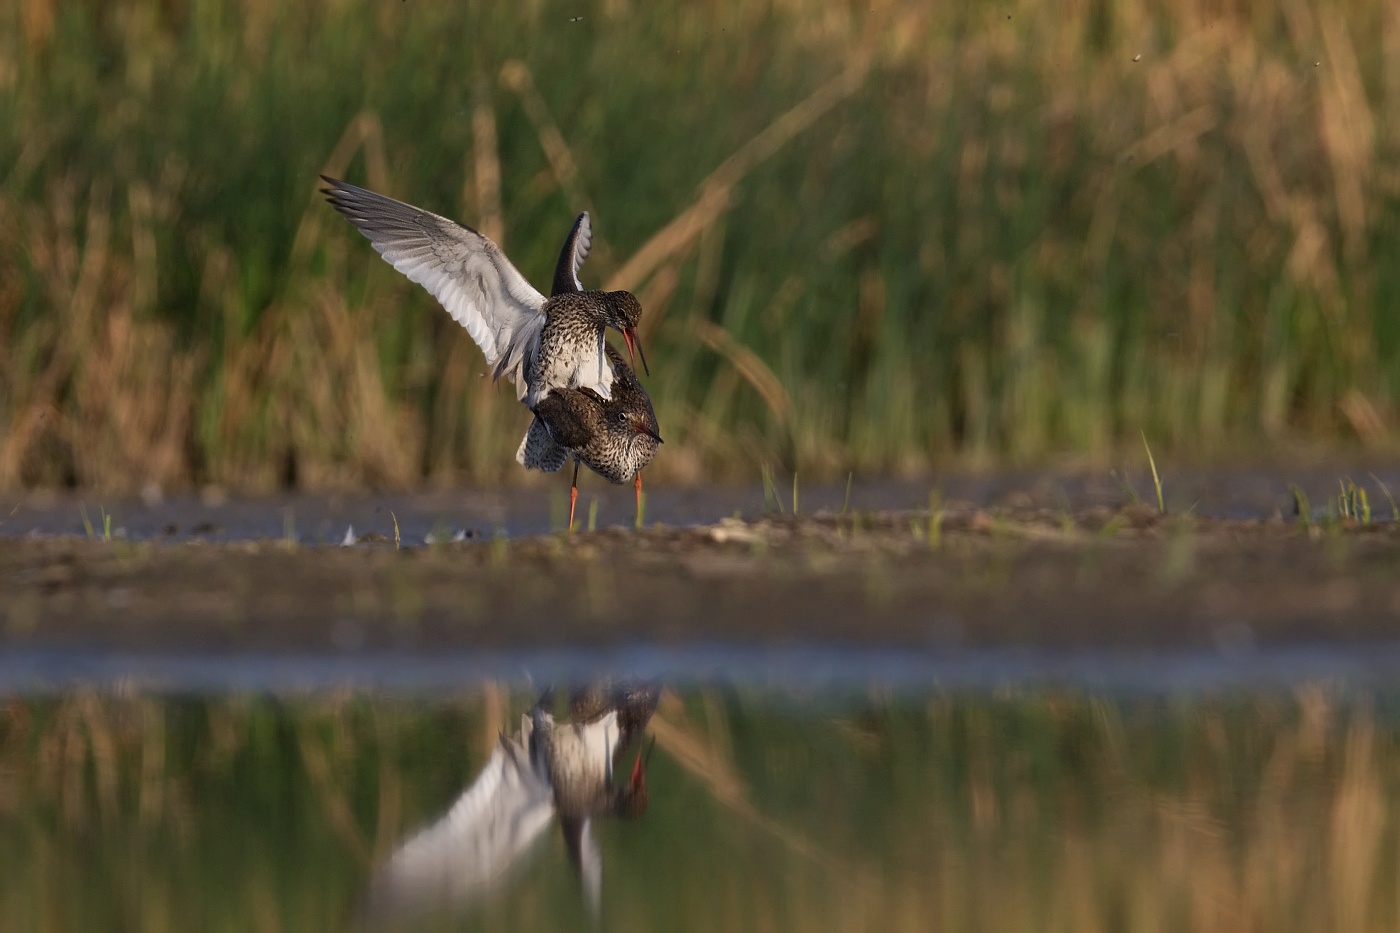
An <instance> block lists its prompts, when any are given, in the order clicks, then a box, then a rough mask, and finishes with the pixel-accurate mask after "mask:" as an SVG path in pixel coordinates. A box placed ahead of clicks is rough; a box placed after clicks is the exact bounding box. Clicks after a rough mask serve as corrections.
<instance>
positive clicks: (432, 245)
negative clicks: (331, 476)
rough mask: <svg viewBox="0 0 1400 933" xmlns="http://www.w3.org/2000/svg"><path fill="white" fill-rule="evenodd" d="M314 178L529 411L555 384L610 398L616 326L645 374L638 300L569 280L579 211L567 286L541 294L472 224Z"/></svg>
mask: <svg viewBox="0 0 1400 933" xmlns="http://www.w3.org/2000/svg"><path fill="white" fill-rule="evenodd" d="M321 180H322V181H324V182H325V183H326V185H327V187H325V188H323V189H322V194H323V195H325V197H326V200H327V201H329V202H330V204H331V206H332V207H334V208H335V209H336V210H337V211H339V212H340V213H341V214H342V215H344V216H345V218H346V219H347V220H349V221H350V223H351V224H353V225H354V226H355V228H356V229H358V230H359V231H360V233H362V234H364V236H365V237H366V238H367V239H368V240H369V241H370V243H371V244H372V245H373V246H374V248H375V250H376V251H377V252H378V253H379V255H380V256H382V257H383V258H384V260H385V261H386V262H388V263H389V264H390V265H392V266H393V267H394V268H395V269H397V270H398V271H399V272H402V273H403V274H404V275H405V276H407V277H408V278H409V280H411V281H413V282H416V283H418V284H419V285H422V286H423V287H424V288H425V289H427V290H428V292H429V293H430V294H432V296H433V297H434V298H436V299H437V300H438V302H439V303H440V304H441V305H442V306H443V308H444V309H446V311H447V313H448V314H450V315H452V318H453V319H454V320H455V321H457V323H459V324H461V325H462V326H463V327H465V328H466V330H467V333H468V334H470V335H471V338H472V340H474V341H475V342H476V344H477V346H479V347H480V348H481V352H482V353H483V354H484V355H485V357H486V362H487V365H488V366H489V367H490V368H491V374H492V378H493V379H500V378H501V377H502V376H505V377H507V378H509V379H510V380H511V381H513V382H514V383H515V385H516V395H517V397H518V398H519V399H520V400H521V401H522V402H524V403H525V404H526V406H527V407H530V408H531V409H533V408H534V407H535V406H536V405H537V404H539V402H540V401H541V400H542V399H543V398H544V397H545V396H546V395H548V394H549V393H550V392H551V391H552V390H554V389H556V388H569V389H575V388H584V389H589V390H591V391H593V392H594V393H596V394H597V395H598V396H599V397H601V398H604V399H607V398H610V397H611V394H612V385H613V372H612V366H611V361H610V359H609V357H608V355H607V354H606V353H605V352H604V348H605V347H606V346H607V339H606V337H605V331H606V329H607V328H609V327H612V328H614V329H616V330H618V331H619V332H621V334H622V336H623V339H624V340H625V341H626V344H627V352H628V356H629V358H631V359H632V360H633V363H634V365H635V361H636V358H637V357H641V360H642V368H643V369H644V370H646V372H647V374H648V375H650V374H651V369H650V367H648V366H647V364H646V355H645V353H643V352H642V346H641V342H640V340H639V339H638V337H637V325H638V323H639V322H640V320H641V314H642V306H641V303H640V302H639V301H637V298H636V296H635V295H633V294H632V293H631V292H627V291H600V290H587V289H584V288H583V287H582V286H581V284H580V283H579V282H578V278H577V272H578V269H579V268H580V267H581V266H582V264H583V260H584V259H585V258H586V257H587V255H588V251H589V249H590V247H591V245H592V240H593V227H592V221H591V219H590V218H589V215H588V212H587V211H585V212H583V213H581V214H579V216H578V218H577V219H576V220H575V221H574V226H573V228H572V229H571V230H570V233H569V236H568V239H567V240H566V242H565V253H566V254H567V255H568V256H570V262H571V265H570V266H569V269H570V271H569V272H568V274H569V275H570V276H571V277H572V279H573V282H572V284H573V286H575V287H572V288H569V289H568V290H566V291H563V292H560V293H559V294H556V295H554V296H552V297H550V298H548V299H546V298H545V297H544V296H543V295H542V294H540V293H539V292H538V291H537V290H536V289H535V288H534V286H532V285H531V284H530V283H529V281H528V280H526V278H525V277H524V276H523V275H521V274H520V272H519V270H517V269H516V268H515V266H513V265H512V264H511V262H510V260H509V259H507V258H506V256H505V253H503V252H502V251H501V249H500V247H499V246H497V245H496V244H495V243H494V242H493V241H492V240H491V239H490V238H489V237H487V236H484V235H483V234H481V233H479V232H478V231H476V230H473V229H472V228H470V227H467V226H463V225H462V224H458V223H457V222H455V221H452V220H449V219H447V218H446V217H441V216H439V215H437V214H433V213H430V212H428V211H425V210H423V209H422V208H418V207H414V206H413V205H411V204H405V203H404V202H402V201H396V200H394V199H393V198H390V197H386V196H385V195H382V194H377V193H376V192H373V191H369V190H367V189H365V188H360V187H357V186H355V185H352V184H349V183H348V182H344V181H340V180H338V179H335V178H331V177H330V176H328V175H322V176H321ZM561 261H562V260H561ZM559 274H561V273H560V272H559V271H556V279H557V277H558V275H559ZM557 284H558V283H557V282H556V285H557Z"/></svg>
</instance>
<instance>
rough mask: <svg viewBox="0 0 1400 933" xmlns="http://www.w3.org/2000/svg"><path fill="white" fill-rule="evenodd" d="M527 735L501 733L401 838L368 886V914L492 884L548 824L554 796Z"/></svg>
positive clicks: (460, 896)
mask: <svg viewBox="0 0 1400 933" xmlns="http://www.w3.org/2000/svg"><path fill="white" fill-rule="evenodd" d="M527 741H528V736H527V737H526V738H525V740H522V739H520V738H513V739H506V738H502V740H501V743H500V744H499V745H498V746H497V748H496V750H495V752H493V753H492V755H491V759H490V760H489V761H488V762H487V763H486V767H485V768H484V769H483V770H482V772H481V774H480V775H479V776H478V777H477V779H476V780H475V781H474V782H473V783H472V785H471V786H470V787H469V788H467V790H466V791H465V792H464V793H463V794H462V796H461V797H459V798H458V799H457V801H456V802H455V803H454V804H453V805H452V807H451V808H450V809H449V810H448V811H447V813H446V814H444V815H443V816H442V818H441V819H439V820H438V821H437V822H435V823H433V824H432V825H430V826H428V827H427V828H426V829H423V830H422V831H420V832H419V833H417V834H415V835H414V836H413V837H411V838H410V839H409V840H408V841H407V842H405V843H404V844H403V845H401V846H400V847H399V848H398V849H397V850H396V851H395V852H394V853H393V855H391V856H390V858H389V860H388V862H386V863H385V865H384V866H383V867H382V868H381V869H380V870H379V873H378V875H377V876H376V877H375V879H374V882H373V884H372V885H371V888H370V910H371V912H372V913H374V914H378V915H383V914H384V913H392V914H400V913H411V912H417V911H421V910H424V909H428V908H431V907H433V906H442V905H446V904H457V905H460V904H461V903H463V902H465V901H469V900H472V899H474V898H476V897H480V896H482V895H484V894H486V893H487V892H489V891H490V890H491V889H492V888H494V887H495V886H496V885H497V884H498V883H499V882H500V881H501V880H502V879H503V878H504V877H505V876H506V874H507V873H508V872H509V871H510V870H511V869H512V868H514V867H515V866H516V865H518V864H519V863H520V861H521V859H522V856H523V855H524V854H525V852H526V851H527V850H528V849H529V848H530V846H531V845H532V843H533V842H534V841H535V840H536V839H537V838H539V836H540V835H541V833H543V831H544V829H545V828H546V827H547V826H548V825H549V821H550V818H551V817H552V815H553V813H554V797H553V792H552V791H551V789H550V787H549V783H548V781H547V780H546V779H545V777H544V776H543V775H542V774H540V773H539V771H538V770H537V769H536V768H535V767H534V766H533V765H532V763H531V760H530V753H529V751H528V749H527V747H526V742H527Z"/></svg>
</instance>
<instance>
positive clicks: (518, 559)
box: [0, 507, 1400, 654]
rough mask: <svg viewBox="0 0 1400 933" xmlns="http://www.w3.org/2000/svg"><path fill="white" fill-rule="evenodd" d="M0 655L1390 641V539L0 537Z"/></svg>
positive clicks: (701, 533)
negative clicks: (337, 542) (2, 650)
mask: <svg viewBox="0 0 1400 933" xmlns="http://www.w3.org/2000/svg"><path fill="white" fill-rule="evenodd" d="M0 579H3V580H4V581H5V583H4V586H3V590H2V591H0V623H3V630H0V646H4V647H6V648H9V649H14V648H20V647H35V646H44V647H55V648H64V647H82V648H84V649H99V650H109V649H110V650H130V651H141V652H160V651H191V650H196V651H239V652H241V651H256V652H272V653H276V652H308V651H310V652H332V653H346V654H355V653H361V652H381V651H405V652H435V651H457V652H462V651H468V652H469V651H473V650H481V651H499V650H508V649H531V648H543V647H557V646H559V645H574V646H580V647H599V646H610V645H624V644H635V643H638V642H646V643H650V644H657V645H679V644H685V643H693V642H715V641H729V642H736V643H741V644H754V645H784V644H802V643H814V642H822V643H828V644H830V643H838V644H839V643H853V644H861V645H884V646H894V647H898V646H907V647H910V648H919V649H941V648H947V649H958V648H969V649H970V648H981V647H1008V646H1016V647H1044V648H1066V649H1072V648H1078V647H1086V646H1098V647H1103V646H1108V647H1120V646H1121V647H1124V648H1149V649H1151V648H1179V647H1212V646H1214V647H1216V648H1219V649H1222V650H1236V649H1239V650H1247V649H1248V648H1250V647H1251V646H1255V645H1263V644H1293V643H1298V642H1304V641H1312V640H1328V641H1335V640H1339V639H1341V640H1349V639H1362V638H1386V637H1393V634H1394V633H1395V632H1397V631H1400V526H1397V525H1395V524H1391V523H1385V524H1373V525H1367V526H1361V525H1358V524H1347V523H1340V522H1332V523H1328V524H1326V525H1318V524H1315V523H1314V524H1312V525H1311V526H1304V525H1302V524H1300V523H1298V522H1295V521H1281V520H1246V521H1236V520H1218V519H1204V518H1198V517H1191V516H1165V517H1163V516H1159V515H1157V514H1155V512H1153V511H1151V510H1149V509H1146V508H1143V507H1133V508H1129V509H1119V510H1111V509H1107V508H1096V509H1086V510H1081V511H1079V512H1076V513H1067V512H1055V511H1050V510H1026V511H1020V512H1015V511H1003V512H990V511H984V510H976V509H959V510H950V511H948V512H946V513H942V514H941V517H940V518H938V519H937V520H936V521H934V522H933V523H932V527H931V523H930V518H929V513H928V512H926V511H925V512H886V513H878V514H865V515H856V514H848V515H844V516H838V515H825V516H814V517H807V518H802V519H797V520H794V519H790V518H788V519H784V518H776V519H764V520H760V521H753V522H744V521H737V520H726V521H724V522H721V523H718V524H715V525H709V526H699V527H686V528H666V527H654V528H649V529H647V530H645V531H643V532H633V531H624V530H622V529H605V530H602V531H598V532H594V533H576V534H575V535H573V536H572V537H567V536H564V535H562V534H553V535H542V536H536V537H530V538H523V539H521V538H517V539H486V540H468V541H463V542H457V543H450V544H438V545H433V546H418V547H404V548H401V549H398V548H396V547H395V546H394V543H393V541H392V540H391V539H386V538H383V537H381V536H378V535H375V536H373V537H372V539H371V540H364V541H362V542H361V543H359V544H357V545H356V546H354V547H306V546H291V545H288V544H286V543H284V542H280V541H277V540H263V541H254V542H242V543H232V544H219V543H208V542H183V543H160V542H122V541H113V542H102V541H87V540H77V539H72V538H43V537H39V538H25V539H14V538H12V539H0Z"/></svg>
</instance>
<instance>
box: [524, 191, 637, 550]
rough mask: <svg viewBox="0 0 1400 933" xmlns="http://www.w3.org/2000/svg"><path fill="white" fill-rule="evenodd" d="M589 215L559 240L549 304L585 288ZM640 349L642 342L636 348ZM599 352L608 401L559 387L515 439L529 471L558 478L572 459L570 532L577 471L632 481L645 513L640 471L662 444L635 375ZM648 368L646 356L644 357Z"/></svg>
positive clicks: (608, 348) (615, 357) (611, 352)
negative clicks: (607, 369)
mask: <svg viewBox="0 0 1400 933" xmlns="http://www.w3.org/2000/svg"><path fill="white" fill-rule="evenodd" d="M587 220H588V215H587V213H583V214H580V215H579V217H578V220H576V221H575V222H574V226H573V229H572V230H570V231H569V235H568V236H567V237H566V238H565V239H564V246H563V248H562V249H561V250H560V251H559V259H558V262H557V263H556V264H555V267H554V282H553V285H552V287H551V300H553V299H554V298H557V297H559V296H560V295H567V294H571V293H573V294H576V293H579V292H581V291H583V284H582V283H581V282H580V281H579V277H578V276H579V270H580V269H581V268H582V267H583V262H584V260H585V259H587V258H588V251H589V247H590V246H591V245H592V231H591V229H590V227H589V226H588V223H587ZM637 346H638V349H639V350H640V348H641V344H640V343H638V345H637ZM604 352H605V354H606V355H607V357H608V362H609V363H610V365H611V368H612V372H613V383H612V386H611V392H610V394H609V396H608V397H604V396H602V395H600V394H599V393H596V392H591V391H590V390H588V389H586V388H585V389H577V390H573V389H556V390H555V391H554V392H552V393H550V395H549V396H547V397H546V398H543V399H541V400H540V402H539V403H538V404H536V405H534V406H532V410H533V411H534V413H535V418H534V420H533V421H531V422H530V427H529V429H528V430H527V431H526V432H525V439H524V440H522V441H521V442H520V448H519V450H517V451H516V454H515V459H516V461H517V462H519V463H520V464H521V465H522V466H524V467H525V468H526V469H535V470H541V471H543V472H545V473H555V472H558V471H559V470H561V469H563V467H564V465H565V464H566V463H567V462H568V459H569V456H570V455H571V454H572V456H573V458H574V476H573V481H572V482H571V483H570V485H569V530H570V531H573V528H574V513H575V511H576V508H577V506H578V467H579V464H580V463H584V464H587V466H588V468H589V469H591V470H593V472H595V473H597V474H598V475H599V476H602V477H603V478H604V479H607V480H608V481H609V482H613V483H619V484H620V483H625V482H627V481H628V480H629V479H631V480H633V481H634V485H635V488H636V491H637V513H638V514H639V515H640V514H641V509H642V469H643V468H644V467H645V466H646V465H647V464H648V463H650V462H651V459H652V457H654V456H655V455H656V449H657V446H658V445H660V444H661V443H662V439H661V433H660V430H661V428H660V425H659V424H658V423H657V420H656V412H655V410H653V408H652V406H651V398H650V396H648V395H647V393H646V390H645V389H644V388H642V384H641V382H640V381H639V380H638V379H637V376H636V373H635V372H634V371H633V370H632V369H630V368H629V367H628V366H627V364H625V363H623V362H622V359H621V357H620V356H619V354H618V353H617V351H616V350H614V349H613V348H612V347H611V346H606V347H605V348H604ZM642 365H643V366H645V365H646V357H645V356H643V357H642Z"/></svg>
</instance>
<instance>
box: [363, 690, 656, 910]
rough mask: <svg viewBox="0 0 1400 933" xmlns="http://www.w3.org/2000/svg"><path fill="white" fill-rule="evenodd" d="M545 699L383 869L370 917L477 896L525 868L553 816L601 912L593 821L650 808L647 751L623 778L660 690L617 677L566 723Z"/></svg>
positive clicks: (576, 700)
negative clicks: (526, 858) (628, 757)
mask: <svg viewBox="0 0 1400 933" xmlns="http://www.w3.org/2000/svg"><path fill="white" fill-rule="evenodd" d="M547 697H548V694H546V697H542V698H541V699H540V702H538V703H536V705H535V707H534V708H533V709H532V710H531V711H530V712H529V713H527V714H526V715H524V716H522V717H521V723H520V729H519V730H518V731H517V732H516V733H515V734H514V735H511V736H509V737H507V736H505V735H502V736H501V739H500V742H499V743H498V744H497V747H496V749H495V751H494V752H493V753H492V755H491V758H490V760H488V761H487V763H486V767H485V768H483V769H482V771H481V774H480V775H478V776H477V778H476V780H475V781H473V782H472V784H471V786H470V787H468V788H467V790H466V791H465V792H464V793H463V794H462V796H461V797H459V798H458V799H457V801H456V802H455V803H454V804H453V805H452V807H451V808H450V809H449V810H448V811H447V813H446V814H444V815H443V816H442V818H441V819H439V820H438V821H437V822H435V823H433V824H432V825H430V826H428V827H427V828H425V829H423V830H421V831H420V832H418V833H417V834H415V835H414V836H412V837H411V838H409V839H408V841H406V842H405V843H403V844H402V845H401V846H400V847H399V848H398V849H397V850H395V851H394V853H393V854H392V855H391V856H390V857H389V860H388V861H387V862H386V863H385V864H384V865H383V867H381V868H380V870H379V871H378V873H377V874H376V876H375V878H374V879H373V881H372V882H371V885H370V891H369V897H368V902H367V905H366V914H365V915H366V919H368V920H369V921H370V922H371V923H375V922H378V921H387V920H391V919H400V918H403V917H406V916H412V915H415V914H417V915H421V914H423V913H426V912H430V911H434V910H442V909H444V908H454V907H455V908H459V909H460V908H462V907H465V906H468V905H469V904H471V903H472V902H473V901H476V900H479V899H481V898H482V897H484V896H486V895H487V894H489V893H490V892H491V891H492V890H494V889H496V888H497V887H498V886H499V885H500V884H501V883H502V882H503V881H504V880H505V878H506V877H507V876H508V875H509V874H510V873H511V871H512V870H513V869H515V868H517V867H519V865H520V863H521V862H522V861H523V858H524V856H525V854H526V853H527V852H528V851H529V849H530V848H531V847H532V845H533V843H534V842H535V841H536V840H537V839H538V838H539V836H540V835H541V834H542V833H543V832H544V830H545V828H546V827H547V826H548V825H549V823H550V821H551V819H552V818H553V817H555V816H557V817H558V818H559V825H560V828H561V830H562V831H563V836H564V842H565V847H566V849H567V851H568V854H569V860H570V862H571V863H572V865H573V867H574V871H575V872H576V874H577V875H578V877H579V880H580V881H581V882H582V887H583V893H584V896H585V898H586V900H587V902H588V906H589V909H590V911H591V912H592V914H593V915H594V917H595V918H596V917H597V916H598V915H599V912H600V910H601V904H602V885H603V860H602V853H601V852H600V851H599V848H598V842H597V839H596V838H595V836H594V834H593V821H594V820H595V819H596V818H598V817H601V816H605V815H614V816H620V817H624V818H635V817H639V816H641V815H642V814H643V813H645V812H646V810H647V807H648V805H649V803H650V795H649V793H648V791H647V785H646V766H647V761H648V759H649V758H650V748H648V749H647V750H646V752H645V753H644V752H643V751H642V749H641V748H640V747H639V748H638V750H637V754H636V758H635V760H634V763H633V764H632V767H631V771H630V773H629V774H628V777H627V778H626V780H618V779H617V777H618V773H619V766H623V767H625V764H624V762H625V757H624V756H625V755H626V754H627V751H628V749H629V748H630V747H631V746H632V745H633V743H634V741H635V740H636V739H638V738H639V737H640V736H641V735H642V734H643V732H644V731H645V729H646V726H647V723H648V722H650V720H651V716H652V713H654V712H655V710H656V704H657V701H658V700H659V698H660V687H659V685H656V684H651V683H643V684H633V683H621V684H607V685H599V686H598V687H596V688H594V689H592V690H585V691H581V692H579V693H576V694H575V696H574V697H573V701H572V704H571V711H572V714H573V718H572V721H570V722H567V723H561V722H556V721H555V719H554V716H553V715H552V714H551V713H550V712H549V709H548V706H547V702H548V701H547ZM638 744H640V743H638Z"/></svg>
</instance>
